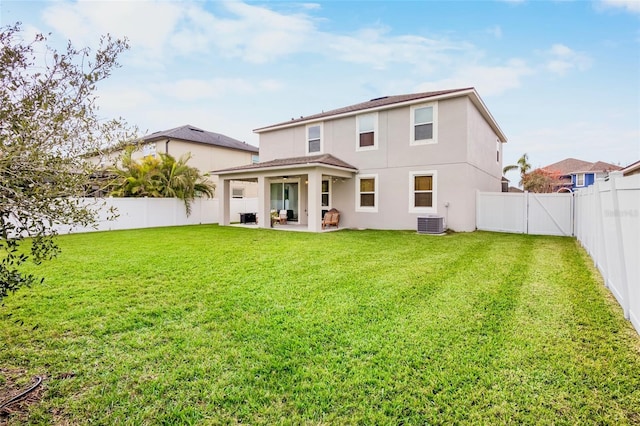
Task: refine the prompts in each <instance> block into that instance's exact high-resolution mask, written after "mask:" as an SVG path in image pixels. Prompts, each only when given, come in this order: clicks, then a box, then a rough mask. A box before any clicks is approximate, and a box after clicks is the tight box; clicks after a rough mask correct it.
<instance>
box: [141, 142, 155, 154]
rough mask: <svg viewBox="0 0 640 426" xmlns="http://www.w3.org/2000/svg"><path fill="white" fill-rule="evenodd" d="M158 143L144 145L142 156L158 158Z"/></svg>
mask: <svg viewBox="0 0 640 426" xmlns="http://www.w3.org/2000/svg"><path fill="white" fill-rule="evenodd" d="M156 149H157V148H156V143H155V142H149V143H146V144H144V145H142V156H143V157H155V156H156Z"/></svg>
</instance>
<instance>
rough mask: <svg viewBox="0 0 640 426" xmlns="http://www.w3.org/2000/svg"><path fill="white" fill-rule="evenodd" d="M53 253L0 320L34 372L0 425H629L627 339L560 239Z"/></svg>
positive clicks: (267, 239) (637, 392)
mask: <svg viewBox="0 0 640 426" xmlns="http://www.w3.org/2000/svg"><path fill="white" fill-rule="evenodd" d="M60 243H61V247H62V254H61V255H60V256H59V257H58V258H57V259H55V260H53V261H50V262H47V263H45V264H43V265H41V266H40V267H37V268H36V267H34V268H33V269H34V270H35V271H36V273H38V274H41V275H44V276H45V277H46V280H45V283H44V284H42V285H38V286H36V287H33V288H31V289H24V290H21V291H20V292H18V293H16V294H14V295H11V296H9V298H7V299H6V300H5V306H4V307H2V308H0V366H2V368H3V369H4V371H17V370H26V372H27V374H26V375H25V376H24V379H23V380H24V383H23V384H24V385H27V384H28V383H29V381H30V379H31V377H33V376H35V375H44V376H46V380H45V382H44V384H45V387H44V392H43V393H42V399H41V400H40V402H38V403H36V404H34V405H32V406H31V407H30V411H29V413H30V414H29V417H28V418H24V417H22V418H19V417H17V416H12V417H9V418H8V419H7V418H6V417H4V418H0V422H2V420H3V419H4V420H8V422H9V424H23V423H25V422H27V423H30V424H87V423H93V424H105V425H111V424H135V425H138V424H149V425H151V424H237V423H242V424H291V425H298V424H309V425H324V424H326V425H334V424H349V425H351V424H363V425H372V424H388V425H398V424H416V425H417V424H420V425H422V424H474V425H475V424H491V425H493V424H567V425H574V424H612V425H624V424H639V423H640V414H639V410H640V340H639V339H638V335H637V334H636V333H635V331H634V330H633V329H632V328H631V326H630V324H629V323H628V322H627V321H625V320H624V319H623V317H622V312H621V310H620V309H619V307H618V306H617V305H616V304H615V302H614V301H612V299H611V297H610V296H609V294H608V291H607V290H606V289H605V288H603V286H602V284H601V282H600V281H599V278H598V277H597V275H596V274H594V272H593V268H592V266H591V261H590V259H589V258H588V257H587V256H586V255H585V254H584V252H583V251H582V249H580V248H579V246H578V244H577V243H576V241H575V240H573V239H570V238H556V237H536V236H526V235H508V234H494V233H483V232H476V233H469V234H452V235H447V236H442V237H438V236H427V235H417V234H416V233H415V232H395V231H348V230H344V231H340V232H332V233H325V234H308V233H294V232H277V231H272V230H249V229H240V228H230V227H226V228H219V227H217V226H192V227H180V228H162V229H148V230H137V231H118V232H105V233H93V234H84V235H71V236H64V237H61V238H60ZM8 314H11V316H8ZM34 328H35V329H34ZM3 369H0V388H1V387H2V384H3V382H5V381H6V379H5V378H3V376H2V371H3Z"/></svg>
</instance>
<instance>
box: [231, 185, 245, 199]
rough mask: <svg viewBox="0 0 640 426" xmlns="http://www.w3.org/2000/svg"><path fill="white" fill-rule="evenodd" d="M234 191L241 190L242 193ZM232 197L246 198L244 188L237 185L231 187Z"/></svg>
mask: <svg viewBox="0 0 640 426" xmlns="http://www.w3.org/2000/svg"><path fill="white" fill-rule="evenodd" d="M234 191H240V195H239V196H238V195H236V194H234V193H233V192H234ZM231 198H244V188H242V187H236V188H231Z"/></svg>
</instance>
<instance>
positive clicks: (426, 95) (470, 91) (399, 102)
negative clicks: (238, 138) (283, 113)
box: [254, 87, 507, 142]
mask: <svg viewBox="0 0 640 426" xmlns="http://www.w3.org/2000/svg"><path fill="white" fill-rule="evenodd" d="M458 96H469V97H470V98H471V101H472V102H473V104H474V105H475V106H476V108H478V110H479V111H480V113H481V114H482V116H483V117H484V118H485V120H487V122H488V123H489V125H491V127H492V128H493V130H494V131H495V132H496V134H497V135H498V136H499V137H500V140H501V141H502V142H506V141H507V138H506V136H505V135H504V133H502V130H501V129H500V127H499V126H498V123H497V122H496V121H495V119H494V118H493V116H492V115H491V113H490V112H489V110H488V109H487V107H486V105H485V104H484V102H482V99H480V96H479V95H478V93H477V92H476V90H475V89H474V88H473V87H466V88H463V89H452V90H439V91H435V92H422V93H410V94H406V95H395V96H383V97H380V98H375V99H371V100H369V101H366V102H361V103H359V104H355V105H349V106H346V107H343V108H338V109H333V110H331V111H326V112H325V111H323V112H321V113H319V114H313V115H308V116H306V117H300V118H292V119H291V120H289V121H284V122H282V123H278V124H273V125H271V126H266V127H261V128H258V129H255V130H254V132H256V133H262V132H266V131H270V130H277V129H282V128H287V127H292V126H294V125H299V124H301V123H306V122H317V121H321V119H323V118H327V117H333V118H337V117H347V116H350V115H355V114H357V113H361V112H364V111H378V110H384V109H390V108H395V107H398V106H404V105H412V104H416V103H419V102H422V101H427V100H438V99H448V98H454V97H458Z"/></svg>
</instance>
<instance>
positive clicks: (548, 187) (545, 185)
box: [522, 169, 561, 193]
mask: <svg viewBox="0 0 640 426" xmlns="http://www.w3.org/2000/svg"><path fill="white" fill-rule="evenodd" d="M560 183H561V181H560V172H557V171H549V170H545V169H536V170H534V171H532V172H530V173H527V174H526V175H525V177H524V178H523V184H522V186H523V188H524V189H525V190H526V191H529V192H539V193H548V192H554V191H555V190H556V188H558V186H559V185H560Z"/></svg>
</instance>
